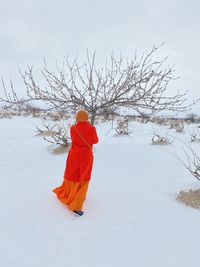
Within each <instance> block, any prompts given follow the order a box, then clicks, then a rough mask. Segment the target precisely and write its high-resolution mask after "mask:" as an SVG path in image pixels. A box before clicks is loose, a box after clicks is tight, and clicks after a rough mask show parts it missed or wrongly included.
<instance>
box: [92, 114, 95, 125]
mask: <svg viewBox="0 0 200 267" xmlns="http://www.w3.org/2000/svg"><path fill="white" fill-rule="evenodd" d="M95 119H96V113H95V112H94V113H92V116H91V124H92V125H94V122H95Z"/></svg>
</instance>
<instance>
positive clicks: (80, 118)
mask: <svg viewBox="0 0 200 267" xmlns="http://www.w3.org/2000/svg"><path fill="white" fill-rule="evenodd" d="M87 121H88V112H87V111H86V110H84V109H80V110H79V111H78V112H77V113H76V122H87Z"/></svg>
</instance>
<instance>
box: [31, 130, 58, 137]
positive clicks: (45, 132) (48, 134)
mask: <svg viewBox="0 0 200 267" xmlns="http://www.w3.org/2000/svg"><path fill="white" fill-rule="evenodd" d="M55 133H56V132H55V131H43V132H42V133H37V134H36V136H52V135H54V134H55Z"/></svg>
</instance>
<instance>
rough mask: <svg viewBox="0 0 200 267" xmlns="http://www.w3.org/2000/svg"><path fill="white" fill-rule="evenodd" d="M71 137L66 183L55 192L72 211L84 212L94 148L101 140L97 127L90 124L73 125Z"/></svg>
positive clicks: (78, 123)
mask: <svg viewBox="0 0 200 267" xmlns="http://www.w3.org/2000/svg"><path fill="white" fill-rule="evenodd" d="M75 127H76V128H75ZM70 136H71V140H72V145H71V148H70V150H69V153H68V156H67V159H66V167H65V171H64V177H63V178H64V181H63V183H62V185H61V186H59V187H57V188H55V189H54V190H53V192H54V193H55V194H56V195H57V197H58V199H59V200H60V201H61V202H62V203H63V204H66V205H67V206H68V208H69V209H70V210H82V206H83V203H84V201H85V199H86V194H87V190H88V186H89V182H90V179H91V173H92V167H93V151H92V147H93V144H96V143H98V141H99V139H98V136H97V133H96V129H95V127H94V126H92V125H91V124H89V123H88V122H77V123H76V124H75V125H73V126H72V127H71V128H70Z"/></svg>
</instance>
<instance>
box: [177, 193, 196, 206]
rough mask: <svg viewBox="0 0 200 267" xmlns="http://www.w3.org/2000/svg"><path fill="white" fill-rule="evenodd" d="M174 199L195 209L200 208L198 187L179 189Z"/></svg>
mask: <svg viewBox="0 0 200 267" xmlns="http://www.w3.org/2000/svg"><path fill="white" fill-rule="evenodd" d="M176 199H177V200H178V201H179V202H180V203H183V204H185V205H186V206H189V207H192V208H195V209H200V189H196V190H192V189H190V190H189V191H180V192H179V194H178V195H177V196H176Z"/></svg>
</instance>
